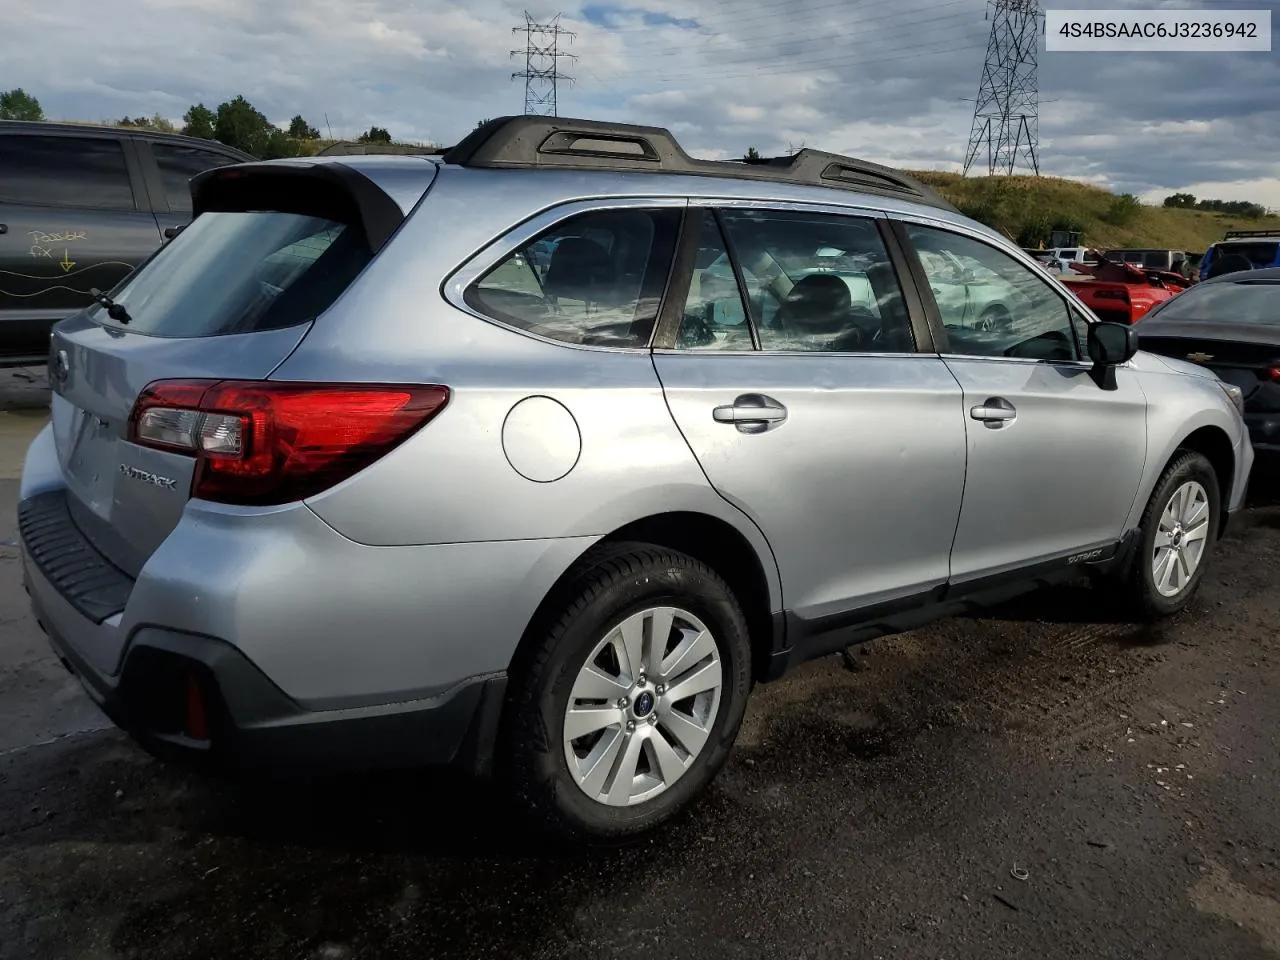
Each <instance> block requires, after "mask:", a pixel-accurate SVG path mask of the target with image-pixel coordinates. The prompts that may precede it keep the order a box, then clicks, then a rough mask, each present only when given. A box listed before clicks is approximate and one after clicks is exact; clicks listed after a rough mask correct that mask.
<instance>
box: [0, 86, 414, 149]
mask: <svg viewBox="0 0 1280 960" xmlns="http://www.w3.org/2000/svg"><path fill="white" fill-rule="evenodd" d="M43 119H45V116H44V109H43V108H42V107H41V106H40V101H39V100H37V99H36V98H35V97H34V96H32V95H31V94H29V93H27V92H26V91H25V90H23V89H22V88H21V87H17V88H15V89H13V90H9V91H6V92H2V93H0V120H43ZM116 125H117V126H121V127H134V128H137V129H144V130H156V131H158V132H160V133H182V134H185V135H186V136H188V137H199V138H200V139H202V140H217V141H218V142H220V143H224V144H226V145H227V146H229V147H235V148H236V149H237V150H243V151H244V152H245V153H247V154H249V155H250V156H252V157H257V158H258V159H260V160H275V159H279V158H281V157H297V156H301V155H303V154H307V153H314V152H315V151H314V150H308V149H307V148H306V146H305V145H306V143H307V142H308V141H314V140H319V139H320V131H319V129H318V128H316V127H315V126H314V125H312V124H311V123H309V122H308V121H307V120H306V118H304V117H303V116H302V115H301V114H297V115H295V116H294V117H293V119H292V120H290V121H289V126H288V128H287V129H284V130H282V129H281V128H280V127H278V126H276V125H275V124H274V123H272V122H271V121H270V120H269V119H267V116H266V114H264V113H263V112H262V111H261V110H259V109H258V108H257V107H255V106H254V105H253V104H252V103H250V102H249V101H248V100H246V99H245V98H244V96H242V95H238V96H235V97H233V98H231V99H230V100H226V101H224V102H222V103H220V104H218V105H217V107H214V108H210V107H207V106H205V105H204V104H203V103H195V104H192V105H191V106H190V107H189V108H188V109H187V112H186V113H184V114H183V115H182V124H181V126H179V125H178V124H176V123H174V122H173V121H172V120H170V119H168V118H167V117H165V116H163V115H161V114H159V113H155V114H153V115H152V116H150V117H146V116H139V117H128V116H125V117H121V118H120V119H119V120H118V121H116ZM357 139H358V140H359V142H360V143H391V142H392V141H391V133H390V131H388V130H387V129H386V128H385V127H377V126H371V127H370V128H369V129H368V130H366V131H365V132H364V133H362V134H360V136H359V137H358V138H357Z"/></svg>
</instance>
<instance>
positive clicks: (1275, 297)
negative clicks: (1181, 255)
mask: <svg viewBox="0 0 1280 960" xmlns="http://www.w3.org/2000/svg"><path fill="white" fill-rule="evenodd" d="M1154 316H1156V317H1158V318H1159V319H1160V320H1162V321H1163V320H1212V321H1213V322H1215V323H1269V324H1272V325H1273V326H1280V280H1271V281H1251V282H1246V283H1207V284H1200V285H1199V286H1195V287H1192V288H1190V289H1189V290H1186V291H1184V292H1182V293H1180V294H1178V295H1177V296H1176V297H1174V298H1173V299H1172V300H1167V301H1166V302H1165V304H1164V306H1162V307H1161V308H1160V309H1159V310H1158V311H1156V312H1155V314H1154Z"/></svg>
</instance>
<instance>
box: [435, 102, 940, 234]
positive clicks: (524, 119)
mask: <svg viewBox="0 0 1280 960" xmlns="http://www.w3.org/2000/svg"><path fill="white" fill-rule="evenodd" d="M443 160H444V162H445V163H450V164H456V165H458V166H463V167H478V168H491V169H492V168H497V169H503V168H520V169H564V170H608V171H614V172H623V171H645V172H653V173H673V174H686V175H696V176H711V177H730V178H735V179H741V180H767V181H773V182H777V183H792V184H806V185H809V186H818V187H834V188H837V189H844V190H851V191H856V192H859V193H870V194H877V195H880V196H888V197H895V198H898V199H903V200H910V201H913V202H916V203H922V204H926V205H928V206H932V207H939V208H941V209H945V210H949V211H952V212H954V211H955V209H956V208H955V207H954V206H952V205H951V204H950V203H948V202H947V201H946V200H944V199H943V198H942V197H941V196H940V195H939V194H938V193H937V192H936V191H935V190H934V189H933V188H931V187H929V186H927V185H925V184H923V183H921V182H919V181H918V180H916V179H914V178H913V177H910V176H908V175H906V174H904V173H902V172H901V171H899V170H894V169H892V168H890V167H884V166H881V165H879V164H876V163H870V162H868V161H866V160H858V159H855V158H853V157H845V156H841V155H839V154H835V153H824V152H822V151H820V150H809V149H804V150H801V151H799V152H798V153H796V154H794V155H793V156H788V157H771V158H769V159H763V158H762V159H760V160H753V161H751V162H746V163H743V162H738V161H733V160H696V159H694V158H693V157H690V156H689V155H688V154H687V153H685V151H684V149H683V148H682V147H681V146H680V144H679V143H677V142H676V139H675V137H674V136H672V135H671V132H670V131H669V130H666V129H664V128H662V127H646V126H639V125H633V124H621V123H603V122H601V121H598V120H573V119H566V118H563V117H536V116H512V117H499V118H498V119H496V120H490V121H488V122H486V123H483V124H481V125H480V126H479V127H477V128H476V129H475V130H473V131H472V132H471V133H470V134H468V135H467V136H466V137H465V138H463V139H462V140H461V141H460V142H459V143H458V144H457V145H456V146H454V147H451V148H450V149H448V150H447V151H445V152H444V154H443Z"/></svg>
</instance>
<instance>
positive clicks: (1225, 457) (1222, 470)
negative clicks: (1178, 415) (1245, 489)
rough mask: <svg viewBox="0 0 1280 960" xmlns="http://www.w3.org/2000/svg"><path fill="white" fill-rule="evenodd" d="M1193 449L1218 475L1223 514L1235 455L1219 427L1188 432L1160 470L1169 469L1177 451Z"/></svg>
mask: <svg viewBox="0 0 1280 960" xmlns="http://www.w3.org/2000/svg"><path fill="white" fill-rule="evenodd" d="M1184 450H1194V451H1195V452H1196V453H1199V454H1203V456H1204V458H1205V459H1206V460H1208V461H1209V465H1210V466H1212V467H1213V472H1214V473H1215V474H1216V475H1217V477H1218V495H1219V497H1220V499H1221V501H1222V502H1221V503H1220V504H1219V508H1220V510H1221V515H1222V516H1225V514H1226V511H1227V507H1228V506H1229V505H1230V503H1231V488H1232V485H1233V483H1234V480H1235V471H1236V456H1235V450H1234V448H1233V447H1232V446H1231V438H1230V437H1228V436H1227V434H1226V432H1225V431H1223V430H1222V429H1221V428H1220V427H1200V428H1199V429H1198V430H1193V431H1192V432H1191V433H1190V434H1188V435H1187V436H1186V437H1185V438H1184V439H1183V441H1182V442H1181V443H1179V444H1178V447H1177V449H1175V450H1174V452H1173V455H1172V456H1171V457H1170V458H1169V460H1168V462H1166V463H1165V465H1164V467H1163V468H1162V470H1161V472H1162V473H1163V472H1164V470H1167V469H1169V464H1170V463H1172V462H1173V461H1174V460H1175V459H1177V457H1178V454H1179V451H1184ZM1224 526H1225V525H1224V524H1223V523H1222V522H1221V521H1220V522H1219V524H1218V533H1219V534H1221V532H1222V530H1223V529H1224Z"/></svg>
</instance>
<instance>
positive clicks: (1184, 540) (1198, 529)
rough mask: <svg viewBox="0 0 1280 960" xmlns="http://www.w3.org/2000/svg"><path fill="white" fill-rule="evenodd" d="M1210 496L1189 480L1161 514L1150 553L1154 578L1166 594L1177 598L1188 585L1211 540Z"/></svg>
mask: <svg viewBox="0 0 1280 960" xmlns="http://www.w3.org/2000/svg"><path fill="white" fill-rule="evenodd" d="M1210 518H1211V511H1210V510H1209V495H1208V494H1207V493H1206V492H1205V489H1204V487H1203V486H1201V485H1200V484H1199V483H1198V482H1197V481H1195V480H1188V481H1187V482H1186V483H1184V484H1182V485H1181V486H1180V487H1178V488H1177V489H1176V490H1174V491H1173V495H1172V496H1170V497H1169V502H1168V503H1166V504H1165V508H1164V510H1163V511H1162V512H1161V513H1160V524H1159V526H1158V527H1157V528H1156V536H1155V543H1154V546H1153V549H1152V553H1151V577H1152V580H1153V581H1154V582H1155V587H1156V591H1157V592H1158V593H1159V594H1160V595H1161V596H1163V597H1176V596H1177V595H1178V594H1179V593H1181V592H1182V591H1183V590H1185V589H1186V588H1187V584H1189V583H1190V582H1191V578H1192V577H1193V576H1194V575H1195V572H1196V570H1197V569H1198V568H1199V566H1200V561H1201V559H1202V558H1203V557H1204V551H1205V547H1206V546H1207V545H1208V542H1209V521H1210Z"/></svg>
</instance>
